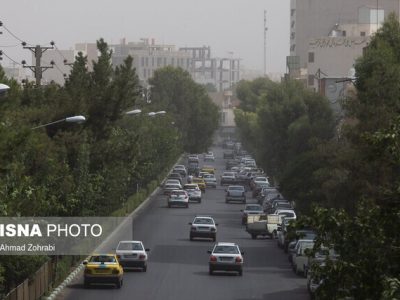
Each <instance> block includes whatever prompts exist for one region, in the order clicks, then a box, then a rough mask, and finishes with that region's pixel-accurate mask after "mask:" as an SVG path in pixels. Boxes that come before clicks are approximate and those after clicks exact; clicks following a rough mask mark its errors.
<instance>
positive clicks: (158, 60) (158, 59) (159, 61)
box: [157, 57, 162, 67]
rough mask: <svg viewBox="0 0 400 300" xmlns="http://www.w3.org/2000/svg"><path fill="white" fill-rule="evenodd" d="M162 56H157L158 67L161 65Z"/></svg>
mask: <svg viewBox="0 0 400 300" xmlns="http://www.w3.org/2000/svg"><path fill="white" fill-rule="evenodd" d="M161 62H162V58H161V57H157V67H161Z"/></svg>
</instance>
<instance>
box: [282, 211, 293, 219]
mask: <svg viewBox="0 0 400 300" xmlns="http://www.w3.org/2000/svg"><path fill="white" fill-rule="evenodd" d="M279 215H281V216H285V217H288V218H294V213H291V212H280V213H279Z"/></svg>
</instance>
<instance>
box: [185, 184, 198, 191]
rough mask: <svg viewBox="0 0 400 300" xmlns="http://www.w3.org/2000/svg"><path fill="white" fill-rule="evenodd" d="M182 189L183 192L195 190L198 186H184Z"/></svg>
mask: <svg viewBox="0 0 400 300" xmlns="http://www.w3.org/2000/svg"><path fill="white" fill-rule="evenodd" d="M183 188H184V189H185V190H197V189H198V186H197V185H185V186H184V187H183Z"/></svg>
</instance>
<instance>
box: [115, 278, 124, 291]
mask: <svg viewBox="0 0 400 300" xmlns="http://www.w3.org/2000/svg"><path fill="white" fill-rule="evenodd" d="M115 285H116V287H117V289H120V288H121V286H122V279H121V280H118V281H117V283H116V284H115Z"/></svg>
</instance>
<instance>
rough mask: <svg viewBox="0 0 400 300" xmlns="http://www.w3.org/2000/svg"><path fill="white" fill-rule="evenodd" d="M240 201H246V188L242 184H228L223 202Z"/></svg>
mask: <svg viewBox="0 0 400 300" xmlns="http://www.w3.org/2000/svg"><path fill="white" fill-rule="evenodd" d="M230 201H240V202H242V203H246V190H245V188H244V186H242V185H230V186H228V188H227V189H226V195H225V203H228V202H230Z"/></svg>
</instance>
